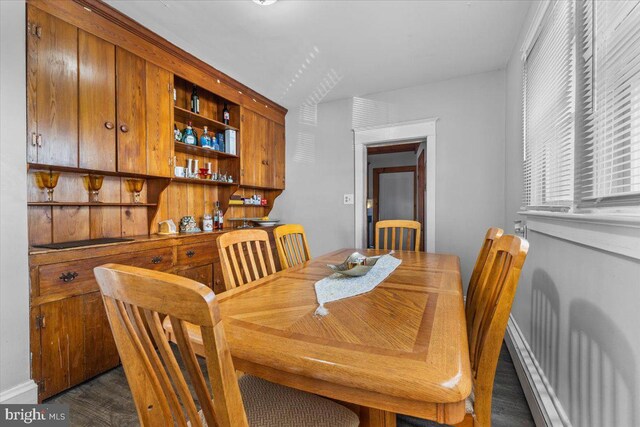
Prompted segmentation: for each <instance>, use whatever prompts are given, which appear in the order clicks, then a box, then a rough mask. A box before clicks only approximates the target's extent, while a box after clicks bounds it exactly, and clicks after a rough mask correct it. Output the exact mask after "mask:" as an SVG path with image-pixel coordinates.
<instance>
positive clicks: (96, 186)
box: [84, 175, 104, 203]
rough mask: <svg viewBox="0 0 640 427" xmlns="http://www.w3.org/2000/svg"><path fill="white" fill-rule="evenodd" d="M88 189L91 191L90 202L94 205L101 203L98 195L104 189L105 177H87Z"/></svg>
mask: <svg viewBox="0 0 640 427" xmlns="http://www.w3.org/2000/svg"><path fill="white" fill-rule="evenodd" d="M84 179H85V183H86V185H87V188H88V189H89V201H90V202H93V203H100V201H99V200H98V193H99V191H100V189H101V188H102V182H103V181H104V176H102V175H87V176H85V177H84Z"/></svg>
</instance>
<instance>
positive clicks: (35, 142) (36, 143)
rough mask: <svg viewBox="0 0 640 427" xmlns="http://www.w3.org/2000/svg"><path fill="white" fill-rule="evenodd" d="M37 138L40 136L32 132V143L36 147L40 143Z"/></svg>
mask: <svg viewBox="0 0 640 427" xmlns="http://www.w3.org/2000/svg"><path fill="white" fill-rule="evenodd" d="M37 138H38V136H37V135H36V133H35V132H31V145H33V146H34V147H35V146H36V145H38V142H37Z"/></svg>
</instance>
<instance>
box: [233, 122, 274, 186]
mask: <svg viewBox="0 0 640 427" xmlns="http://www.w3.org/2000/svg"><path fill="white" fill-rule="evenodd" d="M242 115H243V121H242V144H241V146H240V162H241V164H242V166H241V168H242V170H241V171H240V183H241V184H244V185H252V186H256V187H261V186H264V184H263V182H264V180H265V176H266V172H265V171H264V168H263V166H264V162H265V161H266V157H265V152H264V151H265V147H267V143H268V141H269V140H270V132H269V120H267V119H266V118H264V117H262V116H261V115H259V114H257V113H254V112H253V111H251V110H248V109H244V112H243V113H242Z"/></svg>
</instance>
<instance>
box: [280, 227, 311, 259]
mask: <svg viewBox="0 0 640 427" xmlns="http://www.w3.org/2000/svg"><path fill="white" fill-rule="evenodd" d="M273 236H274V237H275V240H276V247H277V248H278V258H279V259H280V266H281V267H282V269H283V270H284V269H287V268H291V267H294V266H296V265H298V264H302V263H303V262H306V261H309V260H310V259H311V253H310V251H309V245H308V244H307V236H306V234H305V232H304V227H303V226H302V225H300V224H287V225H281V226H280V227H278V228H276V229H275V230H273Z"/></svg>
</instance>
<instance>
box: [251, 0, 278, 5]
mask: <svg viewBox="0 0 640 427" xmlns="http://www.w3.org/2000/svg"><path fill="white" fill-rule="evenodd" d="M277 1H278V0H253V2H254V3H255V4H259V5H260V6H269V5H270V4H274V3H275V2H277Z"/></svg>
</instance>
